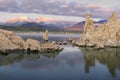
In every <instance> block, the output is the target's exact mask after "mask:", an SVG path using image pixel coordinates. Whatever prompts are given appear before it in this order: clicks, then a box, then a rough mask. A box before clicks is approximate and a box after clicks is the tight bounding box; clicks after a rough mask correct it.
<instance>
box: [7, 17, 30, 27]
mask: <svg viewBox="0 0 120 80" xmlns="http://www.w3.org/2000/svg"><path fill="white" fill-rule="evenodd" d="M27 22H32V20H31V19H30V18H29V17H27V16H21V17H18V18H11V19H9V20H7V21H6V22H5V25H7V26H18V25H22V24H24V23H27Z"/></svg>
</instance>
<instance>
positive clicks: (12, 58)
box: [0, 51, 59, 66]
mask: <svg viewBox="0 0 120 80" xmlns="http://www.w3.org/2000/svg"><path fill="white" fill-rule="evenodd" d="M58 54H59V52H54V53H35V52H26V53H24V52H21V51H14V52H10V54H7V55H6V54H1V53H0V66H2V65H9V64H13V63H17V62H21V61H22V60H37V59H40V55H43V56H45V57H48V58H55V57H56V55H58Z"/></svg>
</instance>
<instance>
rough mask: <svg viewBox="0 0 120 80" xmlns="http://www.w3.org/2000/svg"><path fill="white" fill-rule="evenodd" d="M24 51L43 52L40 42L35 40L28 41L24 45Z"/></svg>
mask: <svg viewBox="0 0 120 80" xmlns="http://www.w3.org/2000/svg"><path fill="white" fill-rule="evenodd" d="M24 49H25V50H27V49H30V50H32V51H34V50H41V47H40V42H39V41H37V40H34V39H27V40H26V42H25V44H24Z"/></svg>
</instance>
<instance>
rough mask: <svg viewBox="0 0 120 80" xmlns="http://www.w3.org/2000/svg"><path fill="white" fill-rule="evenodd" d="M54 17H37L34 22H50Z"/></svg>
mask: <svg viewBox="0 0 120 80" xmlns="http://www.w3.org/2000/svg"><path fill="white" fill-rule="evenodd" d="M52 21H54V19H52V18H47V17H39V18H37V19H36V20H35V22H37V23H40V22H52Z"/></svg>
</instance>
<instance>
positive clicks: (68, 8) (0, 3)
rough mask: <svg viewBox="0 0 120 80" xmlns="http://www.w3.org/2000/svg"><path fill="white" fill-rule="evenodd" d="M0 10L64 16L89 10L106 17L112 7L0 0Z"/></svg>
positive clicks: (53, 0) (42, 0)
mask: <svg viewBox="0 0 120 80" xmlns="http://www.w3.org/2000/svg"><path fill="white" fill-rule="evenodd" d="M0 11H4V12H14V13H18V12H21V13H40V14H53V15H65V16H84V15H85V14H86V13H88V12H89V13H92V16H93V17H95V18H107V17H106V16H107V15H110V14H111V12H112V11H113V9H111V8H110V9H109V8H108V7H107V8H105V7H102V6H101V5H98V4H83V3H80V2H79V1H77V2H76V1H68V0H0Z"/></svg>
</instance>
